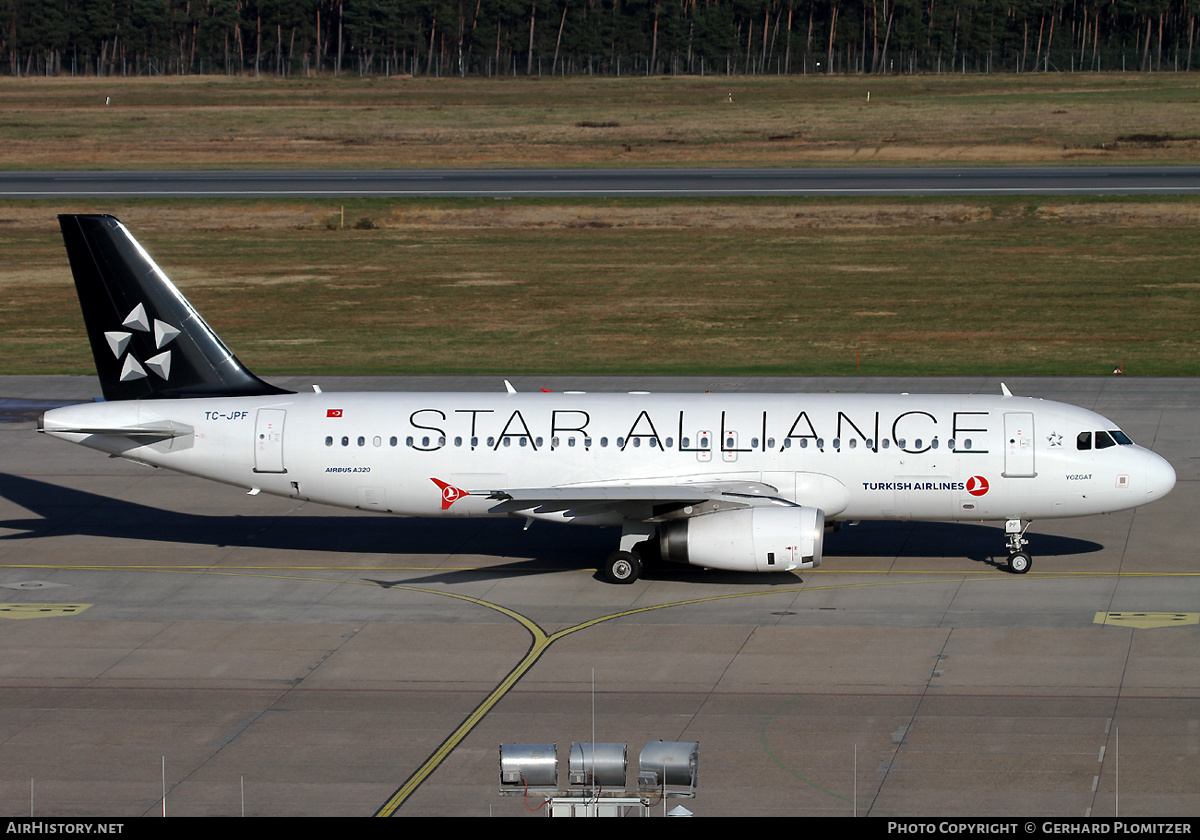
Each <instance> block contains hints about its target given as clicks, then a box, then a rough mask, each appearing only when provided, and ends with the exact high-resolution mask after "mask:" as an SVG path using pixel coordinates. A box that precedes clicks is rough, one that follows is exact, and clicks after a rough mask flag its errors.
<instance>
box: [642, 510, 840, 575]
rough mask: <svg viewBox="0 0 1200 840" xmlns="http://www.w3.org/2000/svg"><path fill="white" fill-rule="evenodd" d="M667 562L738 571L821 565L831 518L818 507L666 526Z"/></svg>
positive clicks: (734, 513)
mask: <svg viewBox="0 0 1200 840" xmlns="http://www.w3.org/2000/svg"><path fill="white" fill-rule="evenodd" d="M658 539H659V548H660V550H661V552H662V557H663V559H664V560H672V561H675V562H677V563H691V564H692V565H693V566H705V567H708V568H711V569H729V570H731V571H735V572H784V571H792V570H794V569H812V568H816V567H817V566H820V565H821V547H822V543H823V542H824V539H825V513H824V512H823V511H821V510H819V509H817V508H814V507H752V508H741V509H739V510H725V511H721V512H719V513H709V514H705V515H703V516H696V517H692V518H690V519H675V520H671V521H669V522H664V523H662V524H661V525H659V528H658Z"/></svg>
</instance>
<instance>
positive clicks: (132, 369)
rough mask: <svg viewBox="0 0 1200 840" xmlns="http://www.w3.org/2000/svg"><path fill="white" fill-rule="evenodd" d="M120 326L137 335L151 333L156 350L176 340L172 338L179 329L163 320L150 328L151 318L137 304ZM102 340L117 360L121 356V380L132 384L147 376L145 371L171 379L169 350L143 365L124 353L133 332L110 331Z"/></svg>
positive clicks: (155, 321)
mask: <svg viewBox="0 0 1200 840" xmlns="http://www.w3.org/2000/svg"><path fill="white" fill-rule="evenodd" d="M121 326H124V327H129V329H130V330H137V331H138V332H144V333H148V332H152V331H153V333H154V346H155V348H156V349H158V350H162V349H163V348H164V347H165V346H167V345H168V344H170V343H171V342H172V341H174V340H175V336H177V335H179V330H178V329H176V328H175V327H173V326H171V325H170V324H168V323H167V322H166V321H160V320H158V319H157V318H155V319H154V326H153V328H151V326H150V319H149V318H148V317H147V315H146V307H145V306H143V305H142V304H140V303H139V304H138V305H137V306H135V307H134V308H133V311H132V312H130V313H129V316H128V317H127V318H126V319H125V320H124V321H122V322H121ZM104 338H105V339H106V340H107V341H108V347H109V349H110V350H112V352H113V355H114V356H116V358H117V360H118V361H120V360H121V358H122V357H124V359H125V362H124V364H123V365H121V381H122V382H132V381H133V380H135V379H145V378H146V377H147V376H149V375H150V374H148V373H146V368H149V369H150V372H151V373H153V374H154V375H156V376H158V377H159V378H160V379H163V380H166V379H168V378H169V377H170V376H171V351H170V350H164V351H163V352H161V353H159V354H158V355H156V356H151V357H150V358H149V359H146V361H145V365H144V366H143V363H142V362H139V361H138V360H137V359H135V358H134V357H133V353H128V354H126V351H127V350H128V349H129V342H130V340H131V339H132V338H133V333H132V332H127V331H125V330H113V331H111V332H106V333H105V334H104Z"/></svg>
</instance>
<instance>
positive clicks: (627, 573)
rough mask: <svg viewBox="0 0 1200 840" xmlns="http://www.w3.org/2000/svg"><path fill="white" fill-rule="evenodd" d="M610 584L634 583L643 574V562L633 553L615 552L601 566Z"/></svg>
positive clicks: (601, 571)
mask: <svg viewBox="0 0 1200 840" xmlns="http://www.w3.org/2000/svg"><path fill="white" fill-rule="evenodd" d="M600 573H601V574H602V575H604V579H605V580H607V581H608V582H609V583H633V582H634V581H635V580H637V579H638V578H639V577H641V574H642V560H641V558H640V557H638V556H637V554H635V553H634V552H632V551H614V552H613V553H612V554H610V555H608V558H607V559H606V560H605V561H604V563H603V564H602V565H601V566H600Z"/></svg>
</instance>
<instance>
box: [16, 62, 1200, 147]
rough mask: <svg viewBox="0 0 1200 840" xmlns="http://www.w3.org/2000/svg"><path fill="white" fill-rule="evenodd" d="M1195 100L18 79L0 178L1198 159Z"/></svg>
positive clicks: (1181, 90) (702, 84) (880, 79)
mask: <svg viewBox="0 0 1200 840" xmlns="http://www.w3.org/2000/svg"><path fill="white" fill-rule="evenodd" d="M868 96H869V101H868ZM106 103H107V104H106ZM1198 103H1200V86H1198V82H1197V75H1196V74H1193V73H1153V74H1120V73H1104V74H1084V73H1078V74H1066V73H1053V74H1036V73H1035V74H1021V75H983V76H959V75H953V74H948V75H942V76H791V77H778V76H751V77H746V76H735V77H725V76H706V77H703V78H701V77H654V78H645V77H633V78H630V77H625V78H619V79H611V78H606V79H595V78H587V77H583V78H579V77H573V78H550V77H543V78H538V77H533V78H524V77H522V78H494V79H431V78H416V79H413V78H409V77H394V78H391V79H384V78H366V79H363V78H358V77H355V76H345V77H342V78H337V79H334V78H331V77H322V78H292V79H277V78H274V77H263V78H260V79H253V78H245V77H237V78H226V77H211V76H210V77H197V76H192V77H169V78H162V77H158V78H132V79H122V78H104V79H96V78H88V79H70V78H28V77H26V78H12V77H5V78H0V105H2V107H0V140H2V141H3V149H4V153H3V155H2V156H0V167H3V168H6V169H34V168H41V169H64V168H65V169H78V168H87V169H91V168H115V169H124V168H156V167H157V168H163V167H198V168H204V167H230V166H268V167H283V166H299V167H313V166H330V167H425V166H432V167H443V166H546V165H555V166H561V165H572V166H613V165H617V166H649V165H666V166H676V165H677V166H683V165H718V164H719V165H735V166H737V165H764V166H786V165H814V164H826V165H832V164H860V163H862V164H865V163H876V164H878V163H906V164H942V163H953V162H968V163H980V164H1005V163H1010V164H1011V163H1061V162H1083V163H1128V162H1147V161H1155V162H1196V161H1197V160H1200V108H1198V107H1197V104H1198Z"/></svg>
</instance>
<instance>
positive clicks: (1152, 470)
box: [1145, 452, 1175, 502]
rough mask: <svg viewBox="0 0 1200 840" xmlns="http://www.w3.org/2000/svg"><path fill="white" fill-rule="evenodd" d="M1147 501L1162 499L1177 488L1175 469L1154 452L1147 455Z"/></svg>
mask: <svg viewBox="0 0 1200 840" xmlns="http://www.w3.org/2000/svg"><path fill="white" fill-rule="evenodd" d="M1146 455H1147V457H1146V467H1145V469H1146V501H1148V502H1149V501H1152V500H1154V499H1161V498H1162V497H1163V496H1165V495H1167V494H1168V493H1170V492H1171V488H1172V487H1174V486H1175V468H1174V467H1172V466H1171V464H1170V462H1169V461H1167V459H1166V458H1164V457H1162V456H1161V455H1158V454H1157V453H1154V452H1147V453H1146Z"/></svg>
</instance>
